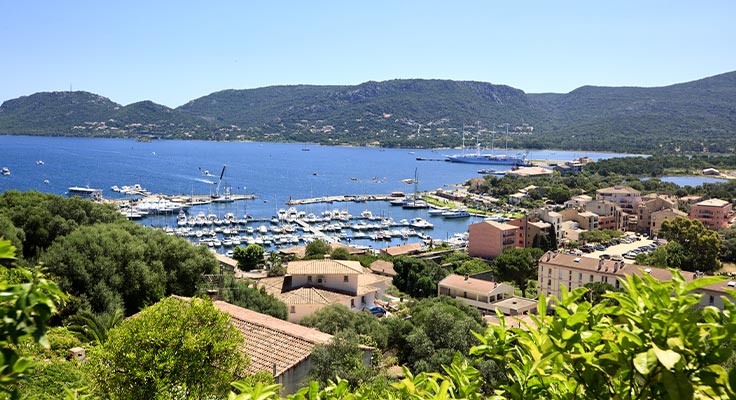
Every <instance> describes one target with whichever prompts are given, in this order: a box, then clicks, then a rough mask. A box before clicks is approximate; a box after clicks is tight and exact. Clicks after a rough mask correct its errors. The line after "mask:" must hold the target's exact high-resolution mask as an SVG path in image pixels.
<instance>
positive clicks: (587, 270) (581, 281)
mask: <svg viewBox="0 0 736 400" xmlns="http://www.w3.org/2000/svg"><path fill="white" fill-rule="evenodd" d="M681 273H682V275H683V277H684V278H685V281H686V282H690V281H692V280H694V279H696V278H697V277H698V274H696V273H693V272H687V271H681ZM538 274H539V275H538V291H539V293H544V294H546V295H548V296H550V295H551V296H557V297H558V298H559V297H560V295H561V293H562V289H561V287H565V288H566V289H567V290H568V291H572V290H575V289H577V288H579V287H581V286H585V284H587V283H591V282H603V283H608V284H610V285H611V286H613V287H614V288H615V289H618V288H620V287H621V280H622V279H626V277H627V276H629V275H639V276H642V275H649V276H651V277H653V278H655V279H657V280H660V281H669V280H671V279H672V272H671V271H670V270H669V269H665V268H656V267H651V266H646V265H637V264H627V263H624V262H623V261H615V260H609V259H598V258H592V257H580V256H576V255H572V254H562V253H558V252H552V251H549V252H547V253H545V254H544V255H543V256H542V258H541V259H540V260H539V270H538ZM734 288H736V281H734V280H731V281H726V282H719V283H714V284H711V285H708V286H705V287H702V288H699V289H697V290H696V291H695V292H697V293H701V294H703V297H702V298H701V301H700V304H699V305H700V306H702V307H705V306H714V307H717V308H720V309H721V310H723V309H724V307H725V306H724V299H729V301H734V298H733V297H732V295H731V294H730V293H729V292H728V290H733V289H734Z"/></svg>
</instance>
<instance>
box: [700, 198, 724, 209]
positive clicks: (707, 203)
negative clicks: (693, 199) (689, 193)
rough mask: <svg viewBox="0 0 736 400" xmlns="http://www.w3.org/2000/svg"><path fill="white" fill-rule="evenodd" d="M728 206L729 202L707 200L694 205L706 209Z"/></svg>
mask: <svg viewBox="0 0 736 400" xmlns="http://www.w3.org/2000/svg"><path fill="white" fill-rule="evenodd" d="M728 204H729V202H727V201H726V200H721V199H708V200H703V201H701V202H700V203H696V204H695V205H696V206H706V207H724V206H726V205H728Z"/></svg>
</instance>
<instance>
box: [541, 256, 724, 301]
mask: <svg viewBox="0 0 736 400" xmlns="http://www.w3.org/2000/svg"><path fill="white" fill-rule="evenodd" d="M548 255H549V256H550V259H549V260H547V256H548ZM553 255H554V253H553V252H551V251H550V252H547V253H546V254H544V255H543V256H542V258H541V259H540V260H539V261H540V265H541V264H550V265H555V266H558V267H564V268H570V269H575V270H581V271H590V272H595V273H598V274H602V275H608V276H615V277H624V276H628V275H639V276H642V275H646V274H648V275H650V276H652V277H653V278H655V279H657V280H659V281H669V280H671V279H672V272H670V270H669V269H665V268H657V267H651V266H647V265H638V264H626V263H624V262H623V261H613V260H603V262H600V260H599V259H597V258H592V257H578V256H575V255H572V254H562V253H559V254H557V255H556V256H553ZM576 259H577V260H578V261H575V260H576ZM599 262H600V265H601V268H600V269H598V264H599ZM616 264H618V268H616ZM680 273H681V274H682V276H683V277H684V278H685V281H686V282H690V281H692V280H694V279H695V278H696V276H695V274H694V273H693V272H688V271H680ZM727 288H728V281H726V282H721V283H714V284H712V285H708V286H706V287H704V288H703V289H704V290H708V291H712V292H717V293H719V294H721V295H724V294H726V289H727Z"/></svg>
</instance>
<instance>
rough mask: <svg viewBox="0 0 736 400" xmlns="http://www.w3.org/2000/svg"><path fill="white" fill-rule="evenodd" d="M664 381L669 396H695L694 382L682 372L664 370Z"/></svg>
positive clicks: (673, 399)
mask: <svg viewBox="0 0 736 400" xmlns="http://www.w3.org/2000/svg"><path fill="white" fill-rule="evenodd" d="M662 381H663V382H664V390H666V391H667V397H668V398H670V399H672V400H680V399H692V398H693V384H692V382H691V381H690V379H688V377H687V376H685V374H683V373H682V372H679V371H678V372H675V373H672V372H670V371H664V373H663V374H662Z"/></svg>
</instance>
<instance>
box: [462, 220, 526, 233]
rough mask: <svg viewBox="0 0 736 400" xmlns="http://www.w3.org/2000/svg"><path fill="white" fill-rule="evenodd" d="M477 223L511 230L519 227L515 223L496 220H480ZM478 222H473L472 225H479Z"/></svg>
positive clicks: (502, 229)
mask: <svg viewBox="0 0 736 400" xmlns="http://www.w3.org/2000/svg"><path fill="white" fill-rule="evenodd" d="M477 224H488V225H490V226H492V227H494V228H496V229H498V230H501V231H509V230H512V229H518V228H519V227H518V226H515V225H511V224H507V223H504V222H496V221H482V222H478V223H477ZM477 224H472V225H477Z"/></svg>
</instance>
